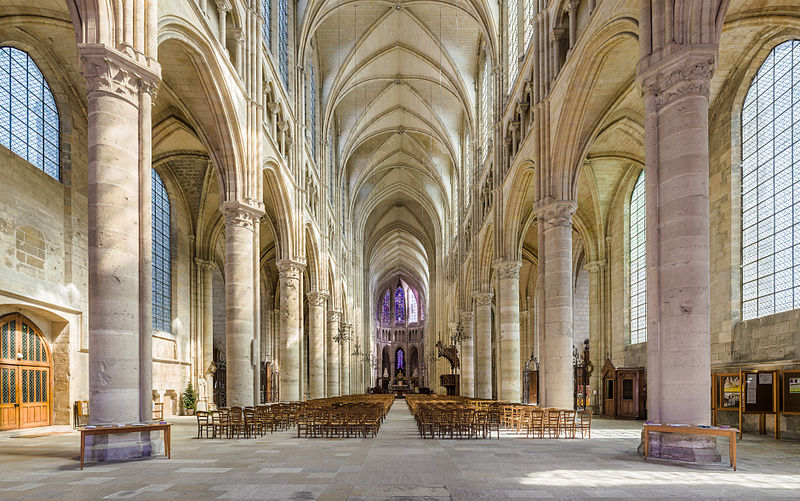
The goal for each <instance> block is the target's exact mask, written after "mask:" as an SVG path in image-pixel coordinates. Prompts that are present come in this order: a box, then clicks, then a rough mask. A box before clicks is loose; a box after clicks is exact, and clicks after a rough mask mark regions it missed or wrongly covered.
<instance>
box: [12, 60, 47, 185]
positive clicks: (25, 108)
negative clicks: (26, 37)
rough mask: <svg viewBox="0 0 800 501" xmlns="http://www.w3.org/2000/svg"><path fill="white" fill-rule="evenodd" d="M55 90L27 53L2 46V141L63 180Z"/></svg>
mask: <svg viewBox="0 0 800 501" xmlns="http://www.w3.org/2000/svg"><path fill="white" fill-rule="evenodd" d="M58 131H59V119H58V110H57V109H56V102H55V100H54V99H53V93H52V92H51V91H50V87H49V86H48V85H47V81H46V80H45V78H44V76H42V72H41V71H39V68H38V67H37V66H36V63H34V62H33V59H31V58H30V56H28V54H27V53H25V52H23V51H21V50H19V49H15V48H14V47H0V144H2V145H3V146H5V147H6V148H8V149H10V150H11V151H12V152H14V153H16V154H17V155H19V156H20V157H22V158H24V159H25V160H26V161H28V162H29V163H30V164H31V165H33V166H35V167H37V168H38V169H41V170H42V171H44V173H45V174H47V175H48V176H50V177H52V178H54V179H57V180H60V170H59V154H60V151H59V137H58Z"/></svg>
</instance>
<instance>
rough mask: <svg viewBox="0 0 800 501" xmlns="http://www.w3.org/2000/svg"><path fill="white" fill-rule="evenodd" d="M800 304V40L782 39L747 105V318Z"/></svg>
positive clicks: (744, 254)
mask: <svg viewBox="0 0 800 501" xmlns="http://www.w3.org/2000/svg"><path fill="white" fill-rule="evenodd" d="M793 308H800V40H790V41H788V42H784V43H782V44H780V45H778V46H776V47H775V48H774V49H773V50H772V52H771V53H770V54H769V56H767V59H766V60H765V61H764V64H762V65H761V68H760V69H759V70H758V74H756V76H755V78H754V79H753V83H752V84H751V85H750V89H749V91H748V93H747V97H746V98H745V100H744V107H743V109H742V318H743V319H745V320H747V319H751V318H756V317H760V316H764V315H770V314H773V313H779V312H782V311H787V310H791V309H793Z"/></svg>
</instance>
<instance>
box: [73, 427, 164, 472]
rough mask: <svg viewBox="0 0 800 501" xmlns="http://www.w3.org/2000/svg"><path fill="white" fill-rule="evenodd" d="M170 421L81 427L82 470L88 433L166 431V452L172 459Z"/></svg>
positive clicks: (108, 433) (109, 433)
mask: <svg viewBox="0 0 800 501" xmlns="http://www.w3.org/2000/svg"><path fill="white" fill-rule="evenodd" d="M171 426H172V424H170V423H163V424H162V423H150V424H145V425H141V426H132V425H126V426H113V425H112V426H98V427H97V428H86V427H83V428H79V430H80V432H81V470H82V469H83V457H84V452H85V451H86V435H116V434H118V433H140V432H145V431H163V432H164V452H165V453H166V456H167V458H168V459H172V454H171V453H170V427H171Z"/></svg>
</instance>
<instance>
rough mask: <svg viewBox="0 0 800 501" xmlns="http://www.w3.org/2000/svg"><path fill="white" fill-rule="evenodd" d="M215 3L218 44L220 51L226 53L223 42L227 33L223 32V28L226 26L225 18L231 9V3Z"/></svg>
mask: <svg viewBox="0 0 800 501" xmlns="http://www.w3.org/2000/svg"><path fill="white" fill-rule="evenodd" d="M216 1H217V12H218V19H219V21H218V24H219V43H220V44H221V45H222V50H224V51H225V52H226V53H227V52H228V48H227V47H226V45H225V41H226V39H227V38H228V35H227V33H226V32H225V27H226V24H227V20H226V18H227V16H228V12H229V11H230V10H231V9H232V7H231V3H230V2H229V1H228V0H216Z"/></svg>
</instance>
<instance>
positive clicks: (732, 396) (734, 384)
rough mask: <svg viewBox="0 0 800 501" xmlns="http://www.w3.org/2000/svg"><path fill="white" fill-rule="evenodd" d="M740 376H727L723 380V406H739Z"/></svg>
mask: <svg viewBox="0 0 800 501" xmlns="http://www.w3.org/2000/svg"><path fill="white" fill-rule="evenodd" d="M740 385H741V382H740V379H739V376H725V379H724V380H723V382H722V406H723V407H739V387H740Z"/></svg>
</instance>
